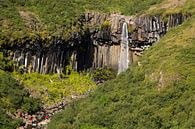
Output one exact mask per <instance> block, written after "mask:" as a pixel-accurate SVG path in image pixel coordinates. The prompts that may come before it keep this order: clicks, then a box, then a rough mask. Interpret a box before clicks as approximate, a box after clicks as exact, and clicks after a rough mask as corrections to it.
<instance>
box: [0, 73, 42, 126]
mask: <svg viewBox="0 0 195 129" xmlns="http://www.w3.org/2000/svg"><path fill="white" fill-rule="evenodd" d="M0 103H1V104H0V112H1V114H0V128H2V129H13V128H16V127H17V126H18V125H19V124H20V120H16V119H15V120H13V119H12V118H11V116H9V115H7V113H8V112H10V113H12V114H14V113H15V112H16V110H17V109H22V110H23V111H24V112H29V113H30V114H32V113H34V112H36V111H38V110H39V109H40V101H39V100H38V99H34V98H31V97H29V94H28V92H27V91H26V90H24V87H22V86H21V85H19V83H18V82H17V81H16V80H15V79H14V78H13V77H12V76H11V75H10V74H8V73H6V72H4V71H2V70H0ZM27 105H28V106H27Z"/></svg>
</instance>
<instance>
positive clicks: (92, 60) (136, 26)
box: [2, 12, 190, 74]
mask: <svg viewBox="0 0 195 129" xmlns="http://www.w3.org/2000/svg"><path fill="white" fill-rule="evenodd" d="M188 17H190V14H185V15H183V14H182V13H178V14H170V15H167V16H164V17H161V16H159V15H158V16H148V15H143V16H138V17H131V16H123V15H119V14H102V13H97V12H88V13H85V14H83V15H81V16H80V18H79V20H78V23H77V24H78V25H79V29H80V30H82V33H81V32H71V37H70V38H69V39H68V40H64V39H63V38H61V37H51V38H50V39H49V44H48V43H46V41H45V40H43V39H41V38H37V39H35V40H34V41H30V39H29V40H26V41H25V42H24V43H22V44H20V45H19V44H16V43H15V44H14V45H12V46H7V45H4V46H2V47H3V48H6V51H5V49H4V51H3V52H4V54H6V55H8V56H10V57H11V58H12V59H13V60H14V62H15V64H16V68H19V67H20V68H22V69H23V70H25V71H26V72H39V73H43V74H47V73H61V72H63V71H65V69H66V66H67V65H71V66H72V67H73V69H75V70H78V71H80V70H84V69H90V68H92V69H93V68H97V67H111V68H113V69H115V70H117V69H118V61H119V56H120V40H121V30H122V24H123V23H124V22H126V23H127V24H128V31H129V50H130V53H129V55H130V56H129V60H130V63H131V62H133V61H135V60H136V59H137V56H140V55H141V53H142V52H143V51H144V50H145V49H147V48H148V47H149V46H151V45H152V44H153V43H155V42H157V41H158V40H159V39H160V38H161V37H162V36H163V35H165V34H166V32H167V31H168V30H169V29H170V28H172V27H175V26H177V25H180V24H182V22H183V21H185V20H186V19H187V18H188ZM30 42H31V43H30Z"/></svg>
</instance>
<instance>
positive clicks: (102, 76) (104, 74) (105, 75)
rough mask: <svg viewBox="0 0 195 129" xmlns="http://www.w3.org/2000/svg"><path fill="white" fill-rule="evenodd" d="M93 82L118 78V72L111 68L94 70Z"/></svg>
mask: <svg viewBox="0 0 195 129" xmlns="http://www.w3.org/2000/svg"><path fill="white" fill-rule="evenodd" d="M92 75H93V80H94V81H95V82H104V81H108V80H111V79H114V78H115V77H116V72H114V70H112V69H111V68H97V69H95V70H93V73H92Z"/></svg>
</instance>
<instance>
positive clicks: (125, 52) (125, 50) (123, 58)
mask: <svg viewBox="0 0 195 129" xmlns="http://www.w3.org/2000/svg"><path fill="white" fill-rule="evenodd" d="M128 66H129V41H128V28H127V23H126V22H124V23H123V28H122V34H121V53H120V58H119V66H118V74H119V73H121V72H124V71H125V70H127V68H128Z"/></svg>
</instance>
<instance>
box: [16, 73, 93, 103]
mask: <svg viewBox="0 0 195 129" xmlns="http://www.w3.org/2000/svg"><path fill="white" fill-rule="evenodd" d="M13 75H14V76H15V78H17V79H18V80H20V82H21V83H22V84H23V85H24V86H25V87H26V88H27V89H28V90H29V91H30V93H31V94H32V95H33V96H34V97H37V98H41V100H42V101H43V102H44V104H45V105H52V104H55V103H57V102H60V101H62V99H63V98H64V97H70V96H71V95H83V94H86V93H87V92H88V91H89V90H94V89H95V84H94V83H93V81H92V79H91V77H90V75H89V74H84V73H83V74H79V73H77V72H71V74H70V75H63V77H62V78H59V76H58V75H57V74H54V75H43V74H39V73H31V74H28V73H26V74H19V73H17V72H15V73H13Z"/></svg>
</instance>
